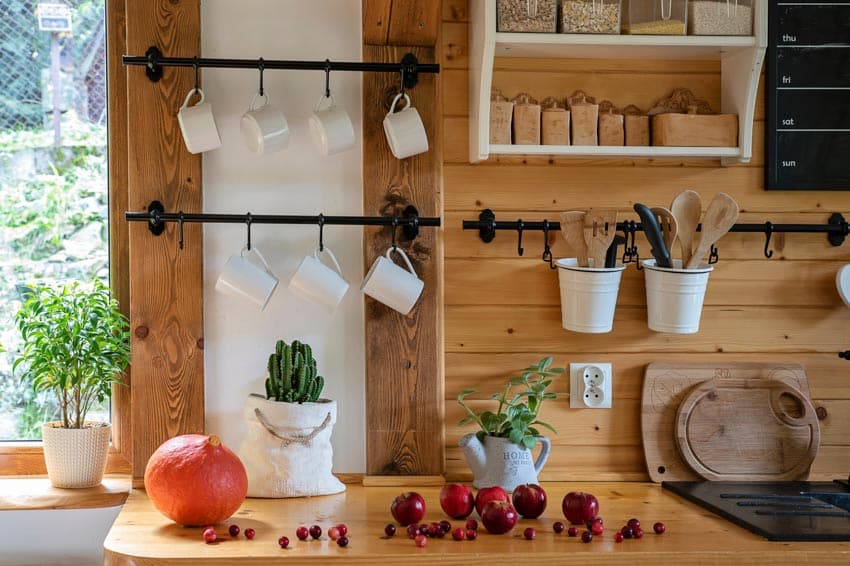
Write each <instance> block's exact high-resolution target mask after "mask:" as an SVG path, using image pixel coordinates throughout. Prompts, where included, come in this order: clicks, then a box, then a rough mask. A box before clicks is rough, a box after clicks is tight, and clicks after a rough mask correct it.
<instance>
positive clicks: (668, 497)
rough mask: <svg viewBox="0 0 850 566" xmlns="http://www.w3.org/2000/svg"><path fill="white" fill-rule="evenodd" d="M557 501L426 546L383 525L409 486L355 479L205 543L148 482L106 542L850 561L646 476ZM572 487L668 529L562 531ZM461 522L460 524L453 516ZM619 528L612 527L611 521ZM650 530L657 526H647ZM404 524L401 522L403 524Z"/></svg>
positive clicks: (433, 517) (174, 551)
mask: <svg viewBox="0 0 850 566" xmlns="http://www.w3.org/2000/svg"><path fill="white" fill-rule="evenodd" d="M543 487H544V489H545V490H546V491H547V494H548V496H549V499H550V504H549V506H548V507H547V509H546V510H545V512H544V513H543V515H542V516H541V517H540V518H538V519H522V520H520V522H519V523H518V524H517V526H516V528H514V530H513V531H512V532H510V533H509V534H506V535H501V536H498V535H492V534H489V533H487V531H486V530H485V529H484V527H481V529H480V530H479V533H480V534H479V537H478V539H477V540H475V541H462V542H456V541H453V540H451V538H450V537H447V538H443V539H437V538H435V539H429V540H428V544H427V546H426V547H425V548H417V547H416V546H414V544H413V541H412V540H410V539H409V538H408V537H407V536H406V535H404V534H402V533H401V532H399V534H396V536H395V537H393V538H386V537H385V536H384V533H383V530H384V525H385V524H387V523H388V522H391V521H392V518H391V516H390V513H389V504H390V502H391V501H392V499H393V497H395V496H396V495H398V493H399V491H402V490H403V489H404V488H398V487H384V488H376V487H372V488H366V487H360V486H349V488H348V491H346V492H345V493H341V494H339V495H331V496H326V497H303V498H295V499H249V500H247V501H246V502H245V503H244V504H243V505H242V507H241V508H240V509H239V511H237V512H236V514H235V515H234V517H233V518H232V519H231V520H229V521H226V522H224V523H221V524H219V525H216V532H217V533H218V536H219V541H220V542H218V543H216V544H204V542H203V538H202V533H201V531H202V529H201V528H200V527H198V528H184V527H180V526H178V525H176V524H174V523H172V522H171V521H169V520H168V519H166V518H165V517H164V516H163V515H161V514H159V513H158V512H157V511H156V510H155V509H154V508H153V506H152V505H151V503H150V501H149V500H148V499H147V497H146V496H145V492H144V491H142V490H137V491H134V492H133V493H132V494H131V495H130V498H129V499H128V500H127V503H126V504H125V505H124V508H123V509H122V510H121V513H120V514H119V516H118V519H117V520H116V521H115V524H114V525H113V526H112V528H111V530H110V531H109V534H108V535H107V537H106V541H105V543H104V548H105V553H104V559H105V564H107V565H109V566H119V565H130V564H132V565H136V566H138V565H144V566H148V565H151V566H152V565H154V564H156V565H159V566H172V565H182V564H235V563H239V564H263V565H271V564H282V563H286V564H333V563H340V564H361V565H367V564H368V565H371V564H393V565H395V564H446V565H456V566H469V565H470V564H475V563H488V562H489V563H497V562H498V563H504V562H506V561H507V562H513V561H526V560H527V561H529V562H530V563H531V562H533V563H534V564H536V565H541V566H543V565H556V564H557V565H562V564H565V563H567V562H575V561H579V562H582V563H589V564H621V565H633V564H659V565H667V564H669V565H676V566H681V565H696V564H701V565H702V564H723V563H728V562H729V561H732V560H734V561H736V562H738V563H744V564H769V565H771V566H773V565H784V564H787V565H792V566H796V565H798V564H803V563H806V564H808V563H811V564H820V565H829V564H847V563H848V562H850V543H846V542H844V543H832V542H830V543H825V542H818V543H814V542H810V543H798V542H793V543H782V544H777V543H775V542H768V541H766V540H764V539H762V538H761V537H759V536H757V535H754V534H752V533H750V532H748V531H746V530H744V529H742V528H739V527H737V526H735V525H733V524H732V523H730V522H729V521H726V520H724V519H722V518H720V517H718V516H716V515H714V514H712V513H711V512H709V511H707V510H705V509H702V508H700V507H698V506H696V505H693V504H691V503H688V502H687V501H685V500H683V499H681V498H679V497H677V496H675V495H673V494H671V493H670V492H668V491H665V490H662V489H661V487H660V486H658V485H653V484H646V483H602V482H600V481H596V482H593V483H569V484H567V483H544V484H543ZM439 490H440V488H439V487H436V486H434V487H421V488H420V487H417V488H416V491H417V492H419V493H421V494H422V495H423V497H425V500H426V502H427V504H428V513H427V515H426V520H427V521H439V520H442V519H445V518H446V517H445V515H443V513H441V512H440V509H439V506H438V505H437V501H438V494H439ZM568 491H590V492H591V493H593V494H594V495H596V497H597V498H598V500H599V505H600V511H601V515H602V516H604V518H605V524H606V526H608V525H621V524H624V523H625V522H626V521H627V520H628V519H629V518H630V517H638V518H639V519H640V520H641V522H642V523H644V524H645V525H650V526H651V525H652V524H653V523H654V522H655V521H663V522H664V523H665V525H666V527H667V531H666V532H665V534H664V535H663V536H658V535H655V534H653V533H652V532H651V530H649V529H645V531H646V533H647V534H646V535H645V536H644V537H643V538H642V539H640V540H628V541H625V542H623V543H616V542H614V539H613V536H612V535H611V534H610V532H611V531H607V532H606V533H605V534H604V535H602V536H597V537H594V539H593V542H592V543H591V544H582V542H581V539H580V538H573V537H568V536H567V535H566V534H561V535H556V534H554V533H553V532H552V523H553V522H554V521H556V520H563V515H562V514H561V509H560V507H561V506H560V505H559V504H557V503H559V502H560V500H561V498H562V497H563V496H564V495H565V494H566V493H567V492H568ZM340 521H344V522H345V523H346V525H347V526H348V528H349V539H350V541H351V542H350V543H349V545H348V546H347V547H346V548H339V547H338V546H337V545H336V544H333V541H330V540H328V539H327V537H325V536H322V538H321V540H317V541H309V542H301V541H298V540H297V539H296V538H295V535H294V533H295V529H296V528H297V526H298V525H301V524H305V525H311V524H313V523H316V524H318V525H320V526H321V527H323V528H326V527H328V526H330V525H333V524H336V523H338V522H340ZM231 523H237V524H238V525H239V526H240V527H241V528H242V529H243V530H244V529H245V528H248V527H250V528H253V529H255V531H256V533H257V534H256V537H255V538H254V540H247V539H246V538H244V537H242V536H240V537H236V538H231V537H230V536H229V535H228V534H227V525H228V524H231ZM453 524H454V525H455V526H457V525H459V524H460V523H459V522H457V521H454V522H453ZM529 526H531V527H535V528H536V530H537V537H536V539H535V540H534V541H527V540H524V539H523V538H522V536H521V533H522V529H524V528H526V527H529ZM610 528H613V527H610ZM650 529H651V527H650ZM399 530H400V531H401V530H402V529H399ZM281 535H286V536H288V537H289V539H290V546H289V549H287V550H282V549H281V548H280V547H279V546H278V544H277V539H278V537H279V536H281Z"/></svg>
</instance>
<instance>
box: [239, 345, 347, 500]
mask: <svg viewBox="0 0 850 566" xmlns="http://www.w3.org/2000/svg"><path fill="white" fill-rule="evenodd" d="M267 369H268V375H267V376H266V379H265V386H266V394H265V395H256V394H252V395H249V396H248V400H247V402H246V404H245V412H244V418H245V421H246V423H247V425H248V432H247V434H246V436H245V439H244V440H243V442H242V445H241V447H240V449H239V456H240V457H241V458H242V463H243V464H245V470H246V471H247V472H248V496H249V497H302V496H313V495H327V494H331V493H339V492H341V491H344V490H345V485H344V484H343V483H342V482H340V481H339V480H338V479H337V478H336V477H335V476H334V475H333V473H332V468H333V448H332V447H331V431H332V429H333V425H334V423H335V422H336V402H335V401H331V400H330V399H323V398H321V394H322V389H323V388H324V386H325V379H324V378H323V377H322V376H321V375H319V372H318V364H317V362H316V359H315V358H314V357H313V350H312V348H310V346H309V345H308V344H305V343H303V342H299V341H298V340H295V341H293V342H292V344H287V343H286V342H284V341H283V340H278V341H277V343H276V344H275V348H274V351H273V352H272V353H271V355H270V356H269V360H268V364H267Z"/></svg>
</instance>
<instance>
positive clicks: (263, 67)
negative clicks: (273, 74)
mask: <svg viewBox="0 0 850 566" xmlns="http://www.w3.org/2000/svg"><path fill="white" fill-rule="evenodd" d="M257 68H259V69H260V96H264V94H265V89H264V88H263V71H265V70H266V63H265V61H263V58H262V57H260V60H259V62H258V63H257Z"/></svg>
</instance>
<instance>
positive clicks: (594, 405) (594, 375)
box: [570, 362, 613, 409]
mask: <svg viewBox="0 0 850 566" xmlns="http://www.w3.org/2000/svg"><path fill="white" fill-rule="evenodd" d="M611 390H612V388H611V364H607V363H597V362H586V363H574V364H570V408H572V409H610V408H611V397H612V396H613V395H612V393H611Z"/></svg>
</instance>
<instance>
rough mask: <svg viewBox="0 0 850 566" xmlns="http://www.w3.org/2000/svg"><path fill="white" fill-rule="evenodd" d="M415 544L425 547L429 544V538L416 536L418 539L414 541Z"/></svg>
mask: <svg viewBox="0 0 850 566" xmlns="http://www.w3.org/2000/svg"><path fill="white" fill-rule="evenodd" d="M413 542H414V543H416V546H425V545H426V544H428V538H427V537H426V536H425V535H416V538H415V539H413Z"/></svg>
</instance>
